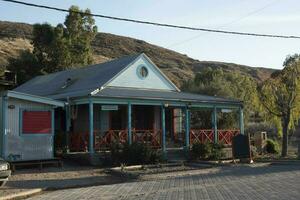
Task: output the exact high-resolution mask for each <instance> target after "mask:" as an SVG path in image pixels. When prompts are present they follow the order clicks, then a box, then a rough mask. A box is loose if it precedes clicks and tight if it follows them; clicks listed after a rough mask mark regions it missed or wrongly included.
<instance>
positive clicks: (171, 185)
mask: <svg viewBox="0 0 300 200" xmlns="http://www.w3.org/2000/svg"><path fill="white" fill-rule="evenodd" d="M174 173H175V172H174ZM159 178H161V176H160V177H159ZM30 199H31V200H40V199H66V200H74V199H92V200H93V199H105V200H108V199H147V200H148V199H149V200H152V199H163V200H165V199H166V200H173V199H191V200H194V199H195V200H196V199H207V200H217V199H218V200H219V199H220V200H223V199H232V200H238V199H242V200H248V199H257V200H265V199H289V200H293V199H295V200H296V199H297V200H298V199H300V166H297V165H282V166H280V165H277V166H261V167H249V166H238V167H222V168H220V170H217V171H211V172H210V173H199V172H197V171H193V172H192V171H191V173H189V174H188V175H184V176H180V177H176V176H171V177H169V178H165V179H157V180H153V177H152V179H151V181H139V182H127V183H121V184H114V185H105V186H94V187H85V188H77V189H68V190H59V191H53V192H47V193H44V194H41V195H39V196H34V197H32V198H30Z"/></svg>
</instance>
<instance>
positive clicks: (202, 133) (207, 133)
mask: <svg viewBox="0 0 300 200" xmlns="http://www.w3.org/2000/svg"><path fill="white" fill-rule="evenodd" d="M206 142H208V143H211V142H214V130H213V129H206V130H204V129H200V130H196V129H191V130H190V144H195V143H206Z"/></svg>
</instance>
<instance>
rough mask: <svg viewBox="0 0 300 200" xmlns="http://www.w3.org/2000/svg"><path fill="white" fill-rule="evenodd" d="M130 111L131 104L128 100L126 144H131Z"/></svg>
mask: <svg viewBox="0 0 300 200" xmlns="http://www.w3.org/2000/svg"><path fill="white" fill-rule="evenodd" d="M131 112H132V106H131V103H130V102H128V112H127V115H128V116H127V120H128V121H127V129H128V144H132V133H131Z"/></svg>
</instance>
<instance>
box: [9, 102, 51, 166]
mask: <svg viewBox="0 0 300 200" xmlns="http://www.w3.org/2000/svg"><path fill="white" fill-rule="evenodd" d="M8 106H14V108H8ZM4 108H5V109H4V110H5V113H4V116H5V122H4V123H5V136H4V140H5V147H4V158H5V159H7V160H41V159H51V158H53V157H54V152H53V146H54V143H53V140H54V137H53V136H54V134H53V133H54V131H53V128H54V127H52V132H53V133H52V134H22V133H21V130H20V129H21V119H22V117H21V114H22V112H21V111H22V110H23V109H26V110H51V111H52V112H54V111H53V107H52V106H50V105H47V104H41V103H34V102H30V101H25V100H19V99H15V98H9V99H8V100H7V104H6V106H4ZM52 120H53V119H52ZM52 124H54V122H52Z"/></svg>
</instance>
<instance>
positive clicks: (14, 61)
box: [7, 51, 41, 83]
mask: <svg viewBox="0 0 300 200" xmlns="http://www.w3.org/2000/svg"><path fill="white" fill-rule="evenodd" d="M7 68H8V69H9V70H11V71H13V72H16V75H17V78H18V83H24V82H25V81H28V80H29V79H31V78H32V77H35V76H38V75H40V74H41V65H40V64H39V62H38V59H37V57H36V56H35V55H34V54H32V53H31V52H29V51H23V52H22V53H21V55H20V57H19V58H11V59H9V65H8V67H7Z"/></svg>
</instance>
